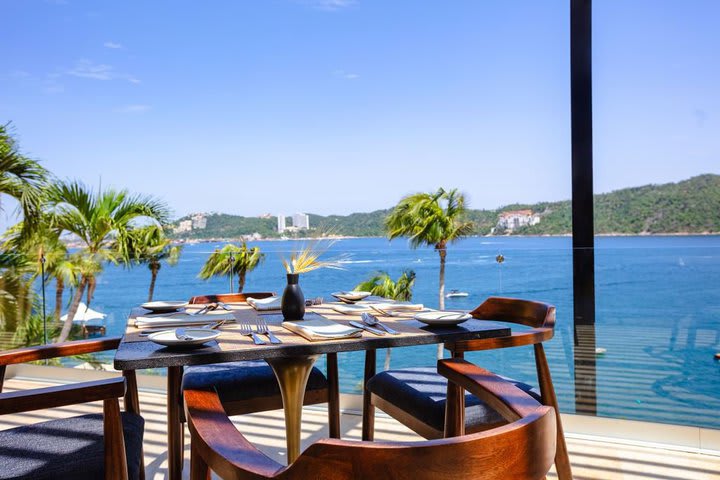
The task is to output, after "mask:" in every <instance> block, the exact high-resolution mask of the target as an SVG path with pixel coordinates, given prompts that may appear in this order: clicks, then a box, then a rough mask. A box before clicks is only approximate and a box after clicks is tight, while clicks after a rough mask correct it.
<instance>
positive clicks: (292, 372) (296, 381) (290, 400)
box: [266, 355, 318, 465]
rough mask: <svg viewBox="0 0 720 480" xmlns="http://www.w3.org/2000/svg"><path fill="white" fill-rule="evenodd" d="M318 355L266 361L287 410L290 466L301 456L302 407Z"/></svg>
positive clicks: (286, 433) (286, 420)
mask: <svg viewBox="0 0 720 480" xmlns="http://www.w3.org/2000/svg"><path fill="white" fill-rule="evenodd" d="M317 358H318V355H309V356H306V357H283V358H271V359H266V362H267V363H268V364H269V365H270V366H271V367H272V369H273V372H275V377H277V381H278V384H279V385H280V393H281V394H282V400H283V409H284V410H285V435H286V436H287V457H288V465H289V464H291V463H292V462H294V461H295V460H296V459H297V458H298V457H299V456H300V433H301V432H300V428H301V424H302V406H303V400H304V398H305V387H307V381H308V378H310V371H311V370H312V367H313V365H314V364H315V360H317Z"/></svg>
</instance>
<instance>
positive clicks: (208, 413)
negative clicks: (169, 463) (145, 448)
mask: <svg viewBox="0 0 720 480" xmlns="http://www.w3.org/2000/svg"><path fill="white" fill-rule="evenodd" d="M184 397H185V415H186V418H187V422H188V428H189V429H190V434H191V437H192V446H193V449H197V451H198V453H200V455H201V456H202V457H203V459H204V460H205V462H206V463H207V464H208V466H209V467H210V468H211V469H212V470H213V471H214V472H216V473H217V474H218V475H220V476H221V477H222V478H244V477H239V476H238V475H237V471H236V470H237V469H240V470H242V471H245V472H249V473H250V474H252V475H257V476H260V477H273V476H275V475H276V474H278V473H279V472H280V471H282V470H283V469H284V468H285V467H284V466H283V465H281V464H279V463H277V462H276V461H274V460H273V459H271V458H270V457H268V456H266V455H265V454H264V453H262V452H261V451H260V450H258V449H257V448H255V446H254V445H253V444H252V443H250V442H249V441H248V440H247V439H246V438H245V437H244V436H243V434H242V433H240V432H239V431H238V429H237V428H235V425H233V423H232V422H231V421H230V419H229V418H228V416H227V413H225V409H224V408H223V406H222V403H220V398H219V397H218V394H217V392H215V391H214V390H212V391H211V390H185V392H184ZM253 478H254V477H253Z"/></svg>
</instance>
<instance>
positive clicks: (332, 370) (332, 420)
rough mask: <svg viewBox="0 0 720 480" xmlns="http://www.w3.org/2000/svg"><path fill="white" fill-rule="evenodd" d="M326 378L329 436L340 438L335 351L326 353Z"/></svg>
mask: <svg viewBox="0 0 720 480" xmlns="http://www.w3.org/2000/svg"><path fill="white" fill-rule="evenodd" d="M327 379H328V425H329V429H330V438H340V382H339V379H338V360H337V353H328V354H327Z"/></svg>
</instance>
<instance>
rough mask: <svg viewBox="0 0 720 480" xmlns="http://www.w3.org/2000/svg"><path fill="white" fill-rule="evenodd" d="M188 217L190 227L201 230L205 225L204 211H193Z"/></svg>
mask: <svg viewBox="0 0 720 480" xmlns="http://www.w3.org/2000/svg"><path fill="white" fill-rule="evenodd" d="M190 219H191V220H192V228H194V229H197V230H202V229H203V228H205V227H207V217H206V216H205V214H204V213H195V214H193V215H192V216H191V217H190Z"/></svg>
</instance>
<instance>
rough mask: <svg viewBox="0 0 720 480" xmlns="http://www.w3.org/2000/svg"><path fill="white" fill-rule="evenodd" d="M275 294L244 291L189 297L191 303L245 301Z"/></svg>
mask: <svg viewBox="0 0 720 480" xmlns="http://www.w3.org/2000/svg"><path fill="white" fill-rule="evenodd" d="M273 295H275V294H274V293H272V292H245V293H218V294H214V295H197V296H195V297H192V298H191V299H190V302H188V303H190V304H191V305H196V304H198V303H215V302H226V303H234V302H245V301H246V300H247V299H248V298H268V297H272V296H273Z"/></svg>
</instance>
